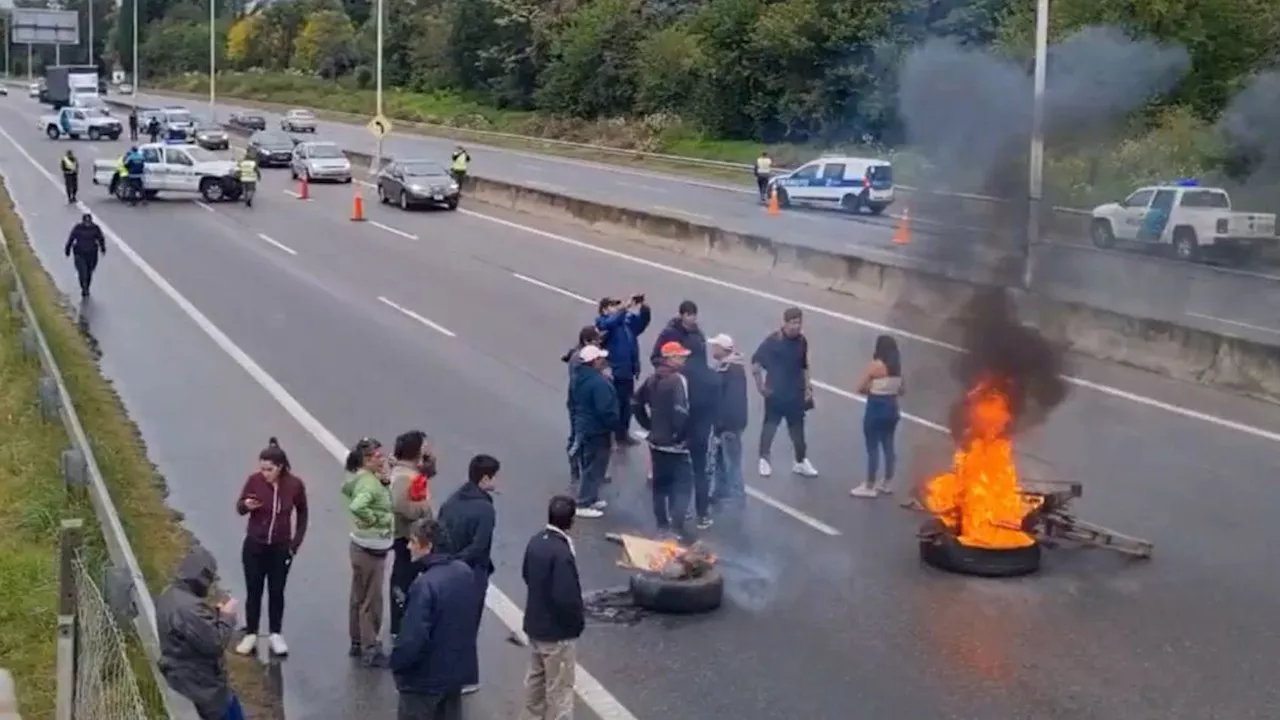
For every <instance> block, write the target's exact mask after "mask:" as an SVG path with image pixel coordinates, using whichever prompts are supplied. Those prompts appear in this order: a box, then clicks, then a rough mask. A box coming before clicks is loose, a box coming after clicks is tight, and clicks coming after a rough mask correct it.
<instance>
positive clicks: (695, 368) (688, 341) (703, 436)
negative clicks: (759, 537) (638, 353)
mask: <svg viewBox="0 0 1280 720" xmlns="http://www.w3.org/2000/svg"><path fill="white" fill-rule="evenodd" d="M670 342H676V343H679V344H680V345H682V346H683V347H684V348H685V349H686V350H688V351H689V355H688V360H687V362H685V363H684V364H683V365H682V366H681V372H682V373H683V374H684V376H685V378H687V379H688V381H689V385H688V389H689V423H688V426H687V428H686V431H685V435H686V447H687V448H688V451H689V460H690V463H691V464H692V472H693V492H694V500H695V505H696V509H697V511H698V526H699V527H700V528H708V527H710V526H711V515H710V500H711V495H710V489H711V479H710V477H709V476H708V475H707V457H708V454H709V446H710V443H711V425H712V424H713V423H714V422H715V416H716V377H715V373H714V372H713V371H712V370H711V366H710V365H708V364H707V339H706V336H704V335H703V334H702V330H701V329H699V328H698V306H697V304H695V303H694V302H693V301H692V300H685V301H684V302H682V303H680V308H679V314H678V315H677V316H676V317H674V318H672V319H671V322H669V323H667V326H666V327H664V328H663V329H662V332H661V333H659V334H658V340H657V342H655V343H654V345H653V354H652V356H651V357H650V360H651V361H652V362H653V364H654V367H655V368H656V367H658V365H659V364H660V363H661V361H662V357H661V356H662V353H661V348H662V347H663V346H664V345H666V344H667V343H670Z"/></svg>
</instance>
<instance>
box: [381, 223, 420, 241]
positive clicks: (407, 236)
mask: <svg viewBox="0 0 1280 720" xmlns="http://www.w3.org/2000/svg"><path fill="white" fill-rule="evenodd" d="M369 224H370V225H372V226H374V227H376V228H378V229H379V230H386V231H387V232H389V233H391V234H392V235H399V236H400V237H402V238H405V239H407V240H417V239H418V236H417V235H414V234H413V233H407V232H405V231H403V230H397V229H396V228H393V227H391V226H390V225H383V224H382V223H380V222H378V221H377V220H370V221H369Z"/></svg>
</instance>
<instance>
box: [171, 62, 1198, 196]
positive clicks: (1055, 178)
mask: <svg viewBox="0 0 1280 720" xmlns="http://www.w3.org/2000/svg"><path fill="white" fill-rule="evenodd" d="M147 85H148V87H152V88H158V89H163V90H169V91H176V92H180V93H190V94H192V95H193V96H199V97H200V98H205V97H208V87H209V78H208V76H207V75H199V74H194V75H184V76H178V77H172V78H161V79H158V80H151V81H148V83H147ZM218 94H219V95H221V96H223V97H228V98H236V99H238V100H241V101H245V103H246V104H249V105H255V104H257V105H260V106H267V107H271V106H275V109H279V108H280V106H293V107H309V108H314V109H316V110H320V111H327V112H321V115H322V116H325V115H326V114H330V113H331V114H330V115H329V118H328V119H334V120H343V121H352V120H355V121H357V122H363V121H364V119H365V118H368V117H369V116H370V115H371V114H372V113H373V110H374V107H375V104H374V93H373V91H372V90H369V89H367V88H360V87H358V86H357V85H356V84H355V83H354V82H353V81H351V80H345V79H344V80H341V81H338V82H334V81H330V80H323V79H320V78H316V77H308V76H303V75H298V74H291V73H267V72H256V71H255V72H242V73H222V74H220V75H219V77H218ZM383 109H384V112H385V114H386V115H387V116H388V117H390V118H391V119H392V120H399V121H401V123H400V125H399V129H401V130H412V129H414V128H410V127H409V126H408V124H409V123H425V124H430V125H435V126H440V127H433V128H429V129H427V128H417V129H419V130H425V132H424V134H429V135H439V136H445V137H457V138H459V139H463V140H473V141H479V142H483V143H485V144H487V145H498V146H508V147H514V148H520V149H533V150H536V151H538V152H542V153H549V154H555V155H565V156H569V157H580V158H584V159H589V160H595V161H600V162H612V163H616V164H625V165H628V166H632V167H644V168H650V169H654V170H661V171H665V172H675V173H680V174H683V175H690V176H694V177H702V178H707V179H713V180H718V181H722V182H725V181H727V182H737V183H743V184H750V182H751V179H750V178H749V177H748V176H747V173H746V172H745V171H744V170H740V169H733V168H728V169H725V168H708V167H704V166H697V165H692V164H689V163H682V162H679V161H668V160H658V159H652V158H645V159H638V158H633V157H629V156H625V155H620V154H615V153H603V152H600V151H592V150H584V149H578V148H568V147H565V146H561V145H555V144H552V143H546V142H539V141H540V140H568V141H571V142H579V143H588V144H593V145H604V146H608V147H614V148H620V149H626V150H639V151H643V152H650V153H663V154H667V155H675V156H680V157H688V158H695V159H703V160H720V161H725V162H733V163H741V164H749V163H751V162H752V161H753V160H754V159H755V157H756V154H757V153H758V152H759V151H760V145H759V144H758V143H754V142H748V141H741V140H723V139H716V138H709V137H706V136H704V135H702V134H699V133H697V132H694V131H693V130H692V129H690V128H689V127H688V126H687V125H685V124H682V123H681V122H680V121H679V119H678V118H674V117H670V116H650V117H645V118H635V119H623V118H615V119H608V120H595V121H588V120H579V119H567V118H554V117H547V116H545V115H541V114H538V113H532V112H516V111H510V110H499V109H496V108H492V107H488V106H485V105H480V104H478V103H475V102H471V101H469V100H466V99H463V98H460V97H458V96H457V95H453V94H449V93H411V92H403V91H401V90H398V89H395V88H391V89H388V90H387V91H386V92H385V93H384V95H383ZM351 116H358V117H351ZM468 130H485V131H494V132H503V133H511V134H514V135H521V136H524V137H523V138H505V139H504V138H494V137H492V136H487V137H484V138H477V136H476V135H474V134H471V133H468ZM834 149H837V148H820V147H817V146H813V145H772V146H770V147H769V151H770V153H771V154H772V155H773V157H774V159H775V161H776V162H777V163H778V164H780V165H782V166H786V167H795V166H796V165H799V164H801V163H803V162H806V161H808V160H811V159H813V158H814V157H815V156H817V155H818V154H820V153H821V152H825V151H829V150H834ZM838 149H840V150H843V151H846V152H849V153H850V154H855V155H863V156H873V157H875V156H878V157H886V158H889V159H891V160H893V163H894V168H895V175H896V176H897V181H898V182H899V183H900V184H904V185H920V184H922V183H920V180H921V178H922V175H923V172H922V170H923V163H922V162H921V159H920V158H918V157H916V156H915V155H913V154H912V153H911V152H910V151H902V150H899V151H893V150H887V149H885V148H879V147H854V146H845V147H843V148H838ZM1050 150H1052V144H1051V147H1050ZM1219 153H1220V147H1219V142H1218V138H1217V136H1216V134H1215V133H1214V132H1213V131H1212V128H1210V127H1209V126H1207V125H1206V124H1205V123H1204V122H1203V121H1202V120H1200V119H1199V118H1197V117H1195V116H1194V115H1193V114H1191V113H1190V112H1189V111H1186V110H1183V109H1176V108H1175V109H1172V110H1169V111H1167V112H1166V113H1165V114H1164V115H1162V116H1161V117H1159V118H1158V119H1157V120H1156V122H1155V123H1154V124H1152V125H1148V126H1142V127H1136V128H1135V129H1134V130H1133V132H1132V133H1131V136H1130V137H1129V138H1128V139H1124V140H1121V141H1119V142H1116V143H1114V144H1113V145H1111V146H1108V147H1096V148H1093V149H1092V151H1091V152H1090V153H1089V154H1088V155H1087V156H1084V155H1060V154H1054V153H1052V152H1050V154H1049V157H1047V158H1046V167H1045V182H1046V185H1047V188H1046V190H1047V194H1048V196H1049V197H1051V198H1053V200H1054V203H1055V204H1058V205H1068V206H1075V207H1091V206H1093V205H1096V204H1098V203H1100V202H1108V201H1113V200H1115V199H1117V198H1119V197H1124V195H1126V194H1128V192H1130V191H1131V190H1132V189H1133V188H1134V187H1138V186H1141V185H1145V184H1148V183H1151V182H1158V181H1167V180H1169V179H1170V178H1177V177H1201V178H1208V179H1211V178H1212V173H1211V171H1210V168H1211V167H1213V165H1214V158H1215V157H1216V156H1217V155H1218V154H1219Z"/></svg>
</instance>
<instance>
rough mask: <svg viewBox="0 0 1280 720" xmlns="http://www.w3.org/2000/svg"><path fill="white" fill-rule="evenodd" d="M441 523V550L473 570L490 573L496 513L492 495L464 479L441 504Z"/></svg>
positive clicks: (496, 519) (491, 570)
mask: <svg viewBox="0 0 1280 720" xmlns="http://www.w3.org/2000/svg"><path fill="white" fill-rule="evenodd" d="M439 521H440V524H441V525H443V526H444V530H445V537H444V541H443V542H441V543H440V548H439V549H440V551H441V552H443V553H447V554H449V555H452V556H454V557H456V558H458V559H459V560H462V561H463V562H465V563H466V564H467V565H470V566H471V568H472V569H474V570H483V571H484V572H485V573H486V574H491V573H493V559H492V558H491V557H490V551H491V548H492V547H493V528H494V526H495V525H496V524H497V521H498V513H497V512H496V511H495V510H494V507H493V498H492V497H490V496H489V493H487V492H485V491H484V490H481V489H480V487H479V486H478V485H476V484H475V483H473V482H466V483H463V484H462V487H460V488H458V489H457V490H455V491H454V493H453V494H452V495H450V496H449V499H448V500H445V501H444V505H441V506H440V516H439Z"/></svg>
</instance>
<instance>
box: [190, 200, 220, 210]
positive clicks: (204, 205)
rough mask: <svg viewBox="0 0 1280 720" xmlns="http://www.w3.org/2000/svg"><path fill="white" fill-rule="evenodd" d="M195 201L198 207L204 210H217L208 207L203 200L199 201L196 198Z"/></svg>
mask: <svg viewBox="0 0 1280 720" xmlns="http://www.w3.org/2000/svg"><path fill="white" fill-rule="evenodd" d="M195 203H196V205H199V206H200V207H202V208H204V209H205V210H207V211H208V212H218V211H217V210H214V209H213V208H212V207H210V206H209V205H208V204H206V203H204V202H202V201H200V200H196V201H195Z"/></svg>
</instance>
